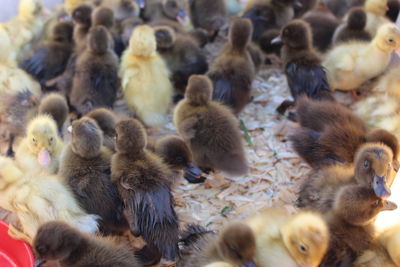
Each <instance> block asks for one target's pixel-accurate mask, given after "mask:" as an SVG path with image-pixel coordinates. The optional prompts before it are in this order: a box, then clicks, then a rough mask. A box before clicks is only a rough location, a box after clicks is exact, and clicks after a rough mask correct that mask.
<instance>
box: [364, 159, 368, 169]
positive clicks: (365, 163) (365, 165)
mask: <svg viewBox="0 0 400 267" xmlns="http://www.w3.org/2000/svg"><path fill="white" fill-rule="evenodd" d="M364 168H366V169H367V168H369V161H368V160H365V161H364Z"/></svg>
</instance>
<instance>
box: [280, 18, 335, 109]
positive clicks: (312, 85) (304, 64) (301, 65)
mask: <svg viewBox="0 0 400 267" xmlns="http://www.w3.org/2000/svg"><path fill="white" fill-rule="evenodd" d="M280 41H281V42H282V43H283V48H282V51H281V58H282V61H283V64H284V66H285V74H286V78H287V81H288V85H289V89H290V93H291V95H292V97H293V99H294V101H296V100H297V99H298V97H300V96H302V95H306V96H308V97H309V98H312V99H317V100H322V99H325V100H330V101H334V98H333V96H332V95H331V91H330V88H329V84H328V80H327V77H326V73H325V70H324V68H323V67H322V65H321V62H322V59H321V56H320V55H319V53H318V52H317V51H315V50H314V47H313V45H312V33H311V28H310V26H309V25H308V24H307V23H306V22H304V21H302V20H293V21H292V22H290V23H289V24H287V25H286V26H284V27H283V28H282V31H281V34H280V36H279V37H277V38H276V39H274V40H272V42H280ZM290 105H291V106H294V102H293V101H289V100H285V101H284V102H283V103H282V104H281V105H280V106H279V107H278V108H277V111H278V112H279V113H280V114H284V113H285V111H286V109H287V108H288V107H289V106H290Z"/></svg>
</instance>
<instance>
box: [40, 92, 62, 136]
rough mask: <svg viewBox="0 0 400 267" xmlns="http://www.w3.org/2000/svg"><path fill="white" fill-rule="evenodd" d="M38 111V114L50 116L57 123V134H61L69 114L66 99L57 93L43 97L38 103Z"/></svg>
mask: <svg viewBox="0 0 400 267" xmlns="http://www.w3.org/2000/svg"><path fill="white" fill-rule="evenodd" d="M38 111H39V114H47V115H50V116H51V117H52V118H53V119H54V120H55V122H56V123H57V128H58V132H59V133H60V134H61V133H62V129H63V125H64V123H65V121H66V120H67V117H68V113H69V107H68V103H67V99H66V98H65V97H64V96H63V95H61V94H58V93H51V94H47V95H45V96H44V97H43V98H42V100H41V101H40V104H39V109H38Z"/></svg>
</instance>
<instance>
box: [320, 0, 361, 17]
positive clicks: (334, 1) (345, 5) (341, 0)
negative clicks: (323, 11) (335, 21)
mask: <svg viewBox="0 0 400 267" xmlns="http://www.w3.org/2000/svg"><path fill="white" fill-rule="evenodd" d="M322 1H323V3H324V4H325V5H326V7H327V8H328V9H329V10H330V11H331V12H332V13H333V14H335V16H336V17H338V18H341V17H343V16H344V15H345V14H346V13H347V11H349V9H350V8H352V7H359V6H363V5H364V3H365V0H322Z"/></svg>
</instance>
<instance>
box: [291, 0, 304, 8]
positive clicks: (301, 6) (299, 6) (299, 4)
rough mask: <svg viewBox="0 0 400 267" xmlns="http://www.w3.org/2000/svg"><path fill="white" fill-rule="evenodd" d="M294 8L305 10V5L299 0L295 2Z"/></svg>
mask: <svg viewBox="0 0 400 267" xmlns="http://www.w3.org/2000/svg"><path fill="white" fill-rule="evenodd" d="M293 6H294V8H295V9H300V8H303V3H301V2H300V1H299V0H295V1H294V3H293Z"/></svg>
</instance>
